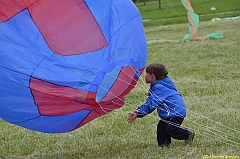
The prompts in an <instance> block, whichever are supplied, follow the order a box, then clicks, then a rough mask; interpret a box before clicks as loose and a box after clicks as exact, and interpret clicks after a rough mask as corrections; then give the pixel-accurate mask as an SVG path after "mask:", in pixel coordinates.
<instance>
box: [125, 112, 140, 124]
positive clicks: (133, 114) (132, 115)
mask: <svg viewBox="0 0 240 159" xmlns="http://www.w3.org/2000/svg"><path fill="white" fill-rule="evenodd" d="M137 114H138V111H137V110H135V111H134V112H132V113H129V117H128V120H127V121H128V122H129V123H133V122H134V121H135V120H136V118H137Z"/></svg>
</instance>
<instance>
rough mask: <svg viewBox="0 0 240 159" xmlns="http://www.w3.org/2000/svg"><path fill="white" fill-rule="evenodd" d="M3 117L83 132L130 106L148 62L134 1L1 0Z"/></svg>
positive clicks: (0, 95)
mask: <svg viewBox="0 0 240 159" xmlns="http://www.w3.org/2000/svg"><path fill="white" fill-rule="evenodd" d="M0 4H1V6H0V72H1V74H0V101H1V103H0V118H1V119H3V120H5V121H7V122H10V123H13V124H16V125H19V126H22V127H24V128H27V129H31V130H35V131H40V132H45V133H65V132H70V131H73V130H76V129H77V128H79V127H81V126H83V125H84V124H87V123H88V122H90V121H92V120H93V119H95V118H97V117H100V116H102V115H105V114H107V113H109V112H111V111H113V110H115V109H118V108H121V107H122V106H123V105H124V99H125V97H126V95H127V94H128V93H129V92H130V91H131V90H132V89H133V88H134V86H135V85H136V83H137V81H138V79H139V77H140V75H141V73H142V72H143V70H144V68H145V65H146V61H147V43H146V36H145V33H144V28H143V25H142V17H141V15H140V13H139V11H138V9H137V8H136V6H135V5H134V4H133V2H132V1H131V0H57V1H49V0H31V1H29V0H0Z"/></svg>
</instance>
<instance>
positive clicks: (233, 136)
mask: <svg viewBox="0 0 240 159" xmlns="http://www.w3.org/2000/svg"><path fill="white" fill-rule="evenodd" d="M125 73H126V72H125ZM126 74H127V73H126ZM140 79H141V80H142V78H140ZM122 81H124V80H122ZM124 82H126V81H124ZM141 86H142V85H141ZM100 87H102V86H100ZM102 88H103V87H102ZM103 89H105V88H103ZM105 90H106V89H105ZM106 91H107V90H106ZM110 93H111V92H110ZM111 94H112V93H111ZM112 95H114V94H112ZM114 96H115V97H116V98H119V97H117V96H116V95H114ZM120 100H123V99H120ZM101 109H103V111H104V112H106V111H105V110H104V108H103V107H102V106H101ZM105 109H109V108H105ZM109 110H111V109H109ZM164 111H165V110H164ZM174 111H175V110H174ZM106 113H107V112H106ZM145 113H146V112H145ZM188 120H189V119H188ZM210 120H211V119H210ZM190 121H191V120H190ZM212 121H213V120H212ZM191 122H193V121H191ZM193 123H194V122H193ZM170 124H171V123H170ZM195 124H196V125H200V124H198V123H196V122H195ZM200 126H201V125H200ZM201 127H203V126H201ZM228 128H229V127H228ZM208 131H210V130H208ZM215 131H217V132H220V133H224V132H221V131H219V130H215ZM215 135H217V134H215ZM228 136H232V135H230V134H229V133H228ZM232 137H235V136H232ZM218 138H222V137H218ZM235 138H236V137H235ZM229 141H230V142H232V143H235V144H238V143H236V142H234V141H232V140H229Z"/></svg>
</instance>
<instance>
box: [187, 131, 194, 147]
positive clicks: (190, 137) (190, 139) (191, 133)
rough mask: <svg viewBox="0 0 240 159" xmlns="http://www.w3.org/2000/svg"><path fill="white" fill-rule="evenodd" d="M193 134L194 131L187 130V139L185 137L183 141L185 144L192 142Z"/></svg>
mask: <svg viewBox="0 0 240 159" xmlns="http://www.w3.org/2000/svg"><path fill="white" fill-rule="evenodd" d="M194 135H195V132H194V131H191V130H189V136H188V138H187V139H185V143H187V144H190V143H192V141H193V138H194Z"/></svg>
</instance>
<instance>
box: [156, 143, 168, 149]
mask: <svg viewBox="0 0 240 159" xmlns="http://www.w3.org/2000/svg"><path fill="white" fill-rule="evenodd" d="M158 146H159V147H160V148H167V149H168V148H169V147H170V144H166V143H164V144H162V145H158Z"/></svg>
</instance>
